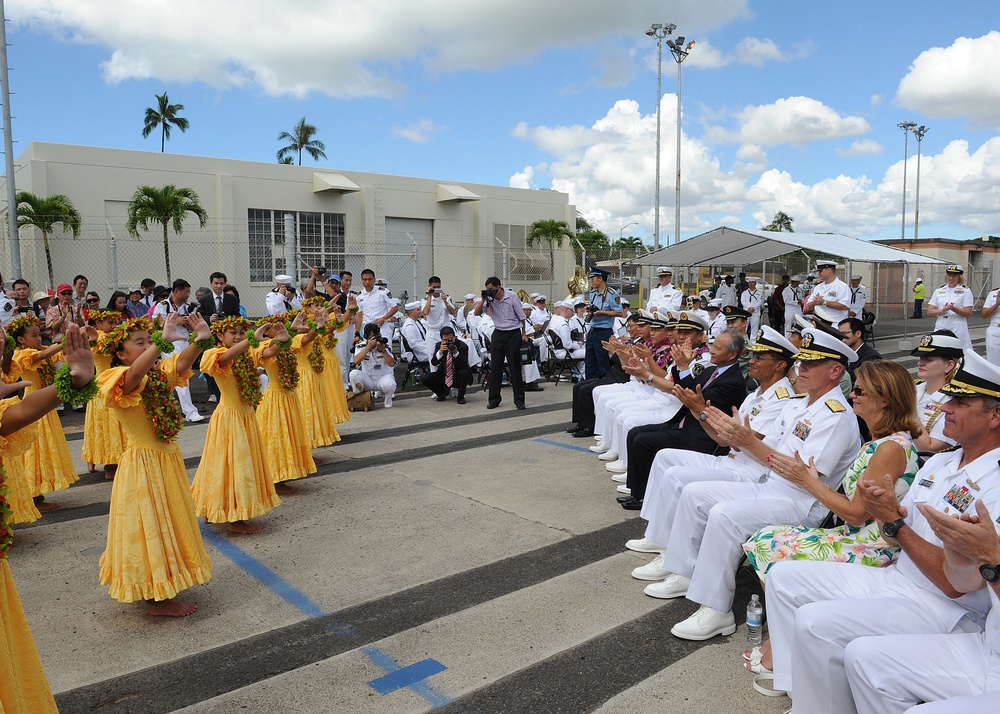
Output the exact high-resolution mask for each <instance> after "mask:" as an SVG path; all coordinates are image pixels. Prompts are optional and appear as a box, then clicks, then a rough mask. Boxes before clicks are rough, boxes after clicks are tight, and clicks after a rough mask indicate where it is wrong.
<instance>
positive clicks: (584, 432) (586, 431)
mask: <svg viewBox="0 0 1000 714" xmlns="http://www.w3.org/2000/svg"><path fill="white" fill-rule="evenodd" d="M593 435H594V430H593V428H591V427H584V428H582V429H580V428H577V429H574V430H573V436H575V437H576V438H577V439H579V438H580V437H582V436H593Z"/></svg>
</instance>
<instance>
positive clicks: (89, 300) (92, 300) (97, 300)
mask: <svg viewBox="0 0 1000 714" xmlns="http://www.w3.org/2000/svg"><path fill="white" fill-rule="evenodd" d="M100 301H101V299H100V298H87V302H95V303H96V302H100Z"/></svg>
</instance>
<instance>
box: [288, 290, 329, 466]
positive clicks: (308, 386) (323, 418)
mask: <svg viewBox="0 0 1000 714" xmlns="http://www.w3.org/2000/svg"><path fill="white" fill-rule="evenodd" d="M302 309H303V310H305V308H302ZM286 314H287V313H286ZM306 315H307V318H306V324H307V325H308V327H305V328H301V329H303V330H306V332H305V333H304V335H303V337H302V341H301V347H300V345H299V342H298V341H296V342H295V344H294V345H293V346H292V352H294V354H295V359H296V360H297V361H298V367H299V390H298V391H299V403H300V404H301V405H302V420H303V422H304V423H305V427H306V435H307V436H308V437H309V446H310V447H311V448H313V449H318V448H320V447H321V446H329V445H330V444H335V443H337V442H338V441H340V434H338V433H337V423H336V420H335V419H334V418H333V411H332V407H331V404H330V401H329V393H328V391H327V390H325V389H323V385H322V381H321V380H322V377H323V372H324V371H325V370H326V355H324V354H323V346H322V345H321V344H320V338H321V337H322V335H324V334H325V332H326V310H318V311H316V313H315V314H314V317H308V315H309V313H308V312H307V313H306Z"/></svg>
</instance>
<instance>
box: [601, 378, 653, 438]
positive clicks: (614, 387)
mask: <svg viewBox="0 0 1000 714" xmlns="http://www.w3.org/2000/svg"><path fill="white" fill-rule="evenodd" d="M644 390H652V387H649V386H647V385H645V384H640V383H639V382H636V381H631V382H625V383H624V384H602V385H600V386H599V387H595V388H594V392H593V396H594V433H595V434H600V435H601V436H602V437H604V436H607V439H608V440H609V441H610V439H611V433H610V432H609V431H608V429H609V427H610V423H609V421H608V416H609V407H610V405H611V404H612V403H614V402H622V401H626V402H628V401H632V400H634V399H636V398H637V395H647V396H649V395H651V391H644ZM602 441H603V439H602Z"/></svg>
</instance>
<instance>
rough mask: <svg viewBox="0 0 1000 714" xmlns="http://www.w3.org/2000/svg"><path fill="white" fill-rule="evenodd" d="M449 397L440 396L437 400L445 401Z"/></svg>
mask: <svg viewBox="0 0 1000 714" xmlns="http://www.w3.org/2000/svg"><path fill="white" fill-rule="evenodd" d="M447 398H448V397H438V398H437V400H438V401H439V402H443V401H444V400H445V399H447Z"/></svg>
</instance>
